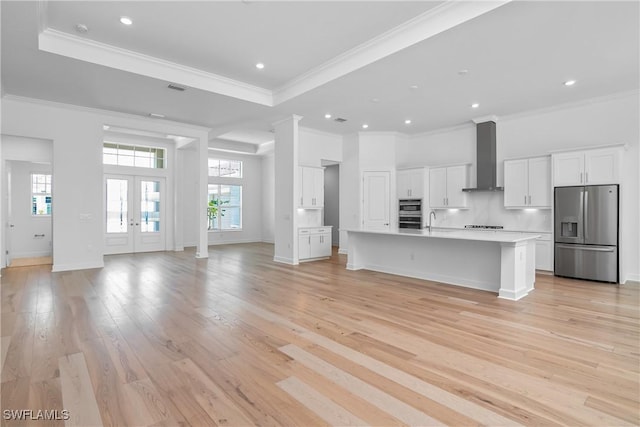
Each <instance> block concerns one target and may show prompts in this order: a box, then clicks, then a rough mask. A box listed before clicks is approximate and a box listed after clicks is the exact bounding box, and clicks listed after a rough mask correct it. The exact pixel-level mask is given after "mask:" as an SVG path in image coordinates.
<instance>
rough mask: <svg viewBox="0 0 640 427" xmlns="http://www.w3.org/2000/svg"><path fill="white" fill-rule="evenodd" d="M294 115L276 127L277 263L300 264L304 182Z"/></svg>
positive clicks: (297, 117) (277, 123) (275, 257)
mask: <svg viewBox="0 0 640 427" xmlns="http://www.w3.org/2000/svg"><path fill="white" fill-rule="evenodd" d="M300 119H302V117H301V116H296V115H292V116H291V117H287V118H286V119H283V120H280V121H278V122H275V123H274V124H273V127H274V129H275V150H274V153H275V154H274V162H275V168H274V169H275V230H274V241H275V253H274V257H273V260H274V261H276V262H282V263H285V264H293V265H296V264H298V234H297V233H298V224H297V219H298V215H297V208H298V203H297V202H298V194H300V182H299V176H298V122H299V121H300Z"/></svg>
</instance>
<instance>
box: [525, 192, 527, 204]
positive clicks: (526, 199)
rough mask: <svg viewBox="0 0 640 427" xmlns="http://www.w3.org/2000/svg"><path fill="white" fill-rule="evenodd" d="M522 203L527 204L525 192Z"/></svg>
mask: <svg viewBox="0 0 640 427" xmlns="http://www.w3.org/2000/svg"><path fill="white" fill-rule="evenodd" d="M524 204H525V205H526V204H527V195H526V194H525V196H524Z"/></svg>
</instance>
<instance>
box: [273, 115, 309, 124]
mask: <svg viewBox="0 0 640 427" xmlns="http://www.w3.org/2000/svg"><path fill="white" fill-rule="evenodd" d="M302 119H303V117H302V116H298V115H297V114H291V115H290V116H287V117H285V118H282V119H280V120H276V121H275V122H273V123H271V126H273V127H276V126H280V125H281V124H283V123H286V122H288V121H289V120H291V121H293V122H295V123H298V122H299V121H300V120H302Z"/></svg>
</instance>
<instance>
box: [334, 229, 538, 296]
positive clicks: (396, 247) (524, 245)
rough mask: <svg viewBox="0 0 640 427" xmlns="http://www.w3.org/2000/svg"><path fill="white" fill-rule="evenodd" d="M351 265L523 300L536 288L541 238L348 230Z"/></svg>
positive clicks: (436, 231)
mask: <svg viewBox="0 0 640 427" xmlns="http://www.w3.org/2000/svg"><path fill="white" fill-rule="evenodd" d="M343 231H346V232H347V235H348V249H347V269H349V270H360V269H366V270H373V271H379V272H383V273H390V274H396V275H400V276H407V277H414V278H418V279H424V280H431V281H435V282H440V283H446V284H452V285H457V286H465V287H469V288H475V289H481V290H485V291H491V292H496V293H498V296H499V297H500V298H505V299H510V300H518V299H520V298H522V297H524V296H526V295H528V293H529V292H531V291H532V290H533V287H534V282H535V244H536V243H535V241H536V239H537V238H538V237H539V236H540V235H538V234H532V233H518V232H510V231H484V230H483V231H475V230H473V231H472V230H452V229H444V230H443V229H434V230H431V231H429V230H427V229H420V230H415V229H397V228H396V229H390V230H375V229H362V228H351V229H344V230H343Z"/></svg>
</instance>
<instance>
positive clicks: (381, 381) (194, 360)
mask: <svg viewBox="0 0 640 427" xmlns="http://www.w3.org/2000/svg"><path fill="white" fill-rule="evenodd" d="M272 258H273V246H272V245H269V244H241V245H226V246H215V247H211V248H210V257H209V259H208V260H206V259H205V260H198V259H195V257H194V253H193V251H185V252H161V253H149V254H135V255H116V256H108V257H105V267H104V268H103V269H94V270H83V271H75V272H65V273H51V272H50V266H32V267H20V268H11V269H5V270H3V275H2V279H1V280H2V284H1V301H0V302H1V310H2V311H1V321H2V323H1V325H0V326H1V327H0V330H1V337H2V341H1V350H2V353H1V355H2V361H1V363H2V397H1V399H2V409H3V410H13V411H19V410H31V413H29V414H30V415H29V414H26V415H25V416H26V420H15V419H5V417H4V416H3V417H2V420H1V422H2V425H3V426H4V425H7V426H12V425H55V426H62V425H66V426H98V425H105V426H107V425H109V426H127V425H129V426H174V425H182V426H187V425H192V426H206V425H211V426H247V425H265V426H276V425H290V426H315V425H385V426H388V425H420V426H423V425H429V426H440V425H455V426H459V425H460V426H461V425H465V426H466V425H499V426H507V425H508V426H520V425H536V426H538V425H571V426H574V425H593V426H631V425H639V424H640V322H639V320H640V319H639V317H640V308H639V307H640V285H639V284H638V283H634V284H629V285H624V286H615V285H606V284H599V283H592V282H585V281H577V280H568V279H561V278H557V277H553V276H549V275H538V276H537V279H536V289H535V291H534V292H533V293H531V294H530V295H529V296H527V297H525V298H524V299H522V300H521V301H518V302H513V301H506V300H502V299H498V298H497V296H496V295H495V294H492V293H489V292H483V291H476V290H470V289H465V288H459V287H455V286H449V285H443V284H438V283H434V282H427V281H421V280H415V279H409V278H404V277H398V276H392V275H387V274H381V273H375V272H368V271H357V272H354V271H348V270H346V269H345V262H346V257H344V256H342V255H337V254H335V253H334V255H333V257H332V258H331V259H329V260H326V261H318V262H311V263H304V264H301V265H299V266H295V267H294V266H287V265H283V264H277V263H274V262H273V261H272ZM62 410H67V411H69V419H68V420H62V419H60V418H62V417H61V416H60V415H61V414H62ZM38 411H49V413H50V414H51V413H53V414H54V415H57V418H58V419H54V420H42V419H40V420H32V419H33V418H34V417H36V415H37V414H38V413H39V412H38ZM40 414H41V416H42V412H40ZM3 415H4V412H3ZM45 415H46V413H45ZM50 418H51V417H50ZM54 418H55V417H54Z"/></svg>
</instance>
